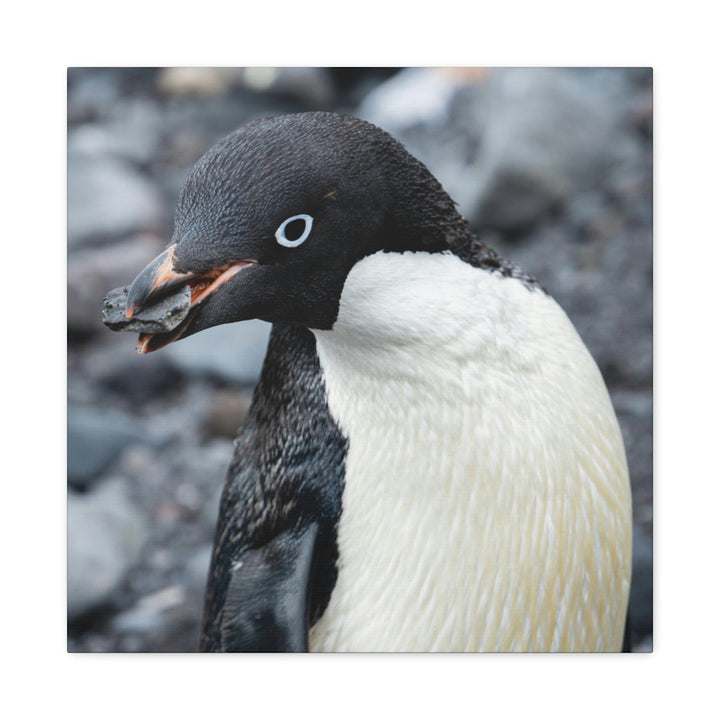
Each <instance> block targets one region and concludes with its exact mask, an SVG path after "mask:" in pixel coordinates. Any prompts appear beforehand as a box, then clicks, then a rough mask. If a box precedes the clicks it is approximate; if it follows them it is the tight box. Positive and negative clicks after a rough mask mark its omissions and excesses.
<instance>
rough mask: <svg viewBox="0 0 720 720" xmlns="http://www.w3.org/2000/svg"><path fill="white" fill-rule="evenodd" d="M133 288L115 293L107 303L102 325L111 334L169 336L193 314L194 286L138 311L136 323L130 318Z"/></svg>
mask: <svg viewBox="0 0 720 720" xmlns="http://www.w3.org/2000/svg"><path fill="white" fill-rule="evenodd" d="M129 290H130V287H129V286H128V285H124V286H123V287H119V288H115V289H114V290H111V291H110V292H109V293H108V294H107V295H106V296H105V300H104V302H103V310H102V321H103V324H104V325H105V326H106V327H107V328H109V329H110V330H116V331H124V332H136V333H151V334H157V333H166V332H170V331H171V330H174V329H175V328H176V327H177V326H178V325H180V323H181V322H182V321H183V320H184V319H185V318H186V317H187V316H188V313H189V312H190V286H189V285H184V286H183V287H182V288H181V289H180V290H178V291H177V292H173V293H171V294H167V295H161V296H160V297H159V298H156V299H155V301H154V302H148V303H147V304H144V305H143V307H141V308H140V309H138V310H136V311H135V313H134V314H133V316H132V319H130V320H128V318H127V315H126V312H125V311H126V309H127V299H128V291H129Z"/></svg>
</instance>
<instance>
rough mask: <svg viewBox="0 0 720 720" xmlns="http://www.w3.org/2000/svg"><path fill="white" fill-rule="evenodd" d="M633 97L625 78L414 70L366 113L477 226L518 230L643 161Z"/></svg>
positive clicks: (378, 95)
mask: <svg viewBox="0 0 720 720" xmlns="http://www.w3.org/2000/svg"><path fill="white" fill-rule="evenodd" d="M630 96H631V88H630V84H629V82H628V80H627V78H626V76H625V74H624V71H623V70H621V69H618V70H608V71H606V72H604V73H590V72H585V73H584V72H583V71H582V70H569V69H545V68H497V69H493V70H491V71H487V72H486V73H485V74H483V73H481V72H475V73H473V74H464V73H460V72H457V71H456V72H447V71H446V72H443V71H441V70H439V69H437V68H434V69H418V68H413V69H408V70H404V71H402V72H400V73H398V74H397V75H395V76H394V77H392V78H391V79H390V80H388V81H387V82H386V83H384V84H383V85H381V86H380V87H378V88H377V89H376V90H375V91H373V92H372V93H370V95H368V97H367V98H366V99H365V101H364V102H363V103H362V105H361V106H360V108H359V111H358V114H359V115H360V117H364V118H366V119H368V120H370V121H371V122H375V123H376V124H378V125H380V126H381V127H383V128H384V129H386V130H388V131H389V132H391V133H392V134H393V135H395V137H397V138H398V139H399V140H401V141H402V142H403V143H405V144H406V145H407V147H408V149H409V150H410V152H412V153H413V154H415V155H416V156H417V157H418V158H419V159H420V160H422V161H423V162H424V163H425V164H426V165H427V166H428V167H429V168H430V170H431V171H432V172H433V173H434V174H435V175H436V176H437V177H438V179H439V180H440V181H441V182H442V183H443V185H444V186H445V188H446V190H447V191H448V192H449V193H450V195H451V196H452V197H453V198H454V199H455V200H456V201H457V202H458V204H459V206H460V210H461V212H462V213H463V214H464V215H465V216H466V217H468V219H469V220H470V221H471V223H473V224H474V225H475V226H477V227H483V228H491V229H495V230H500V231H516V230H521V229H526V228H527V227H529V226H531V225H532V224H533V223H535V222H536V221H537V220H538V219H539V218H540V217H541V216H542V215H543V214H544V213H546V211H547V210H549V209H550V208H552V207H553V206H555V205H557V204H558V203H561V202H565V201H566V200H567V199H568V198H569V197H570V196H571V195H572V194H574V193H576V192H578V191H582V190H589V189H592V188H593V187H595V186H596V185H597V184H598V183H599V182H601V181H602V179H603V178H604V177H606V176H608V175H609V174H611V173H615V174H617V173H618V172H620V173H621V174H622V173H623V172H625V170H626V168H628V167H633V166H634V165H635V164H636V163H637V162H638V158H639V147H638V140H637V138H636V137H635V136H634V135H633V133H632V132H630V129H629V127H627V125H628V123H629V120H628V113H629V110H628V109H627V108H628V107H629V98H630Z"/></svg>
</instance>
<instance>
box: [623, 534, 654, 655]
mask: <svg viewBox="0 0 720 720" xmlns="http://www.w3.org/2000/svg"><path fill="white" fill-rule="evenodd" d="M628 617H629V622H630V639H631V642H632V645H633V646H635V645H637V644H639V643H640V642H641V641H643V640H646V639H647V638H648V637H649V636H652V633H653V540H652V536H651V535H649V534H648V533H646V532H645V531H644V530H641V529H640V528H637V527H636V528H635V530H634V531H633V568H632V583H631V585H630V601H629V603H628ZM650 648H651V649H652V641H651V644H650ZM646 652H647V651H646Z"/></svg>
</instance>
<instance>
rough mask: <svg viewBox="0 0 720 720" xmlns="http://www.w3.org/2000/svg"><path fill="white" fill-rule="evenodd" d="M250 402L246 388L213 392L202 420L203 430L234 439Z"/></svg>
mask: <svg viewBox="0 0 720 720" xmlns="http://www.w3.org/2000/svg"><path fill="white" fill-rule="evenodd" d="M251 402H252V394H251V393H250V392H249V391H248V390H234V389H232V390H230V389H228V390H220V391H219V392H217V393H215V396H214V397H213V399H212V402H211V405H210V407H209V408H208V411H207V414H206V415H205V419H204V422H203V429H204V431H205V432H206V433H207V434H208V435H210V436H211V437H212V436H219V437H226V438H230V439H234V438H235V437H236V436H237V432H238V428H239V427H240V424H241V423H242V422H243V420H245V418H246V417H247V414H248V411H249V410H250V404H251Z"/></svg>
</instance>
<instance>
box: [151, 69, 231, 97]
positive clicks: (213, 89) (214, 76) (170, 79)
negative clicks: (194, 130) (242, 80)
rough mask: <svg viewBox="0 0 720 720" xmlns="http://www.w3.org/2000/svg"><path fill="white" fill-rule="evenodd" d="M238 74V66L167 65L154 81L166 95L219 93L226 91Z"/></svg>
mask: <svg viewBox="0 0 720 720" xmlns="http://www.w3.org/2000/svg"><path fill="white" fill-rule="evenodd" d="M238 74H239V68H219V67H167V68H163V69H162V70H161V71H160V72H159V73H158V76H157V78H156V82H157V87H158V89H159V90H160V91H161V92H163V93H166V94H167V95H219V94H221V93H224V92H227V91H228V89H229V88H230V87H231V86H232V84H233V82H234V81H235V80H236V78H237V77H238Z"/></svg>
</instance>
